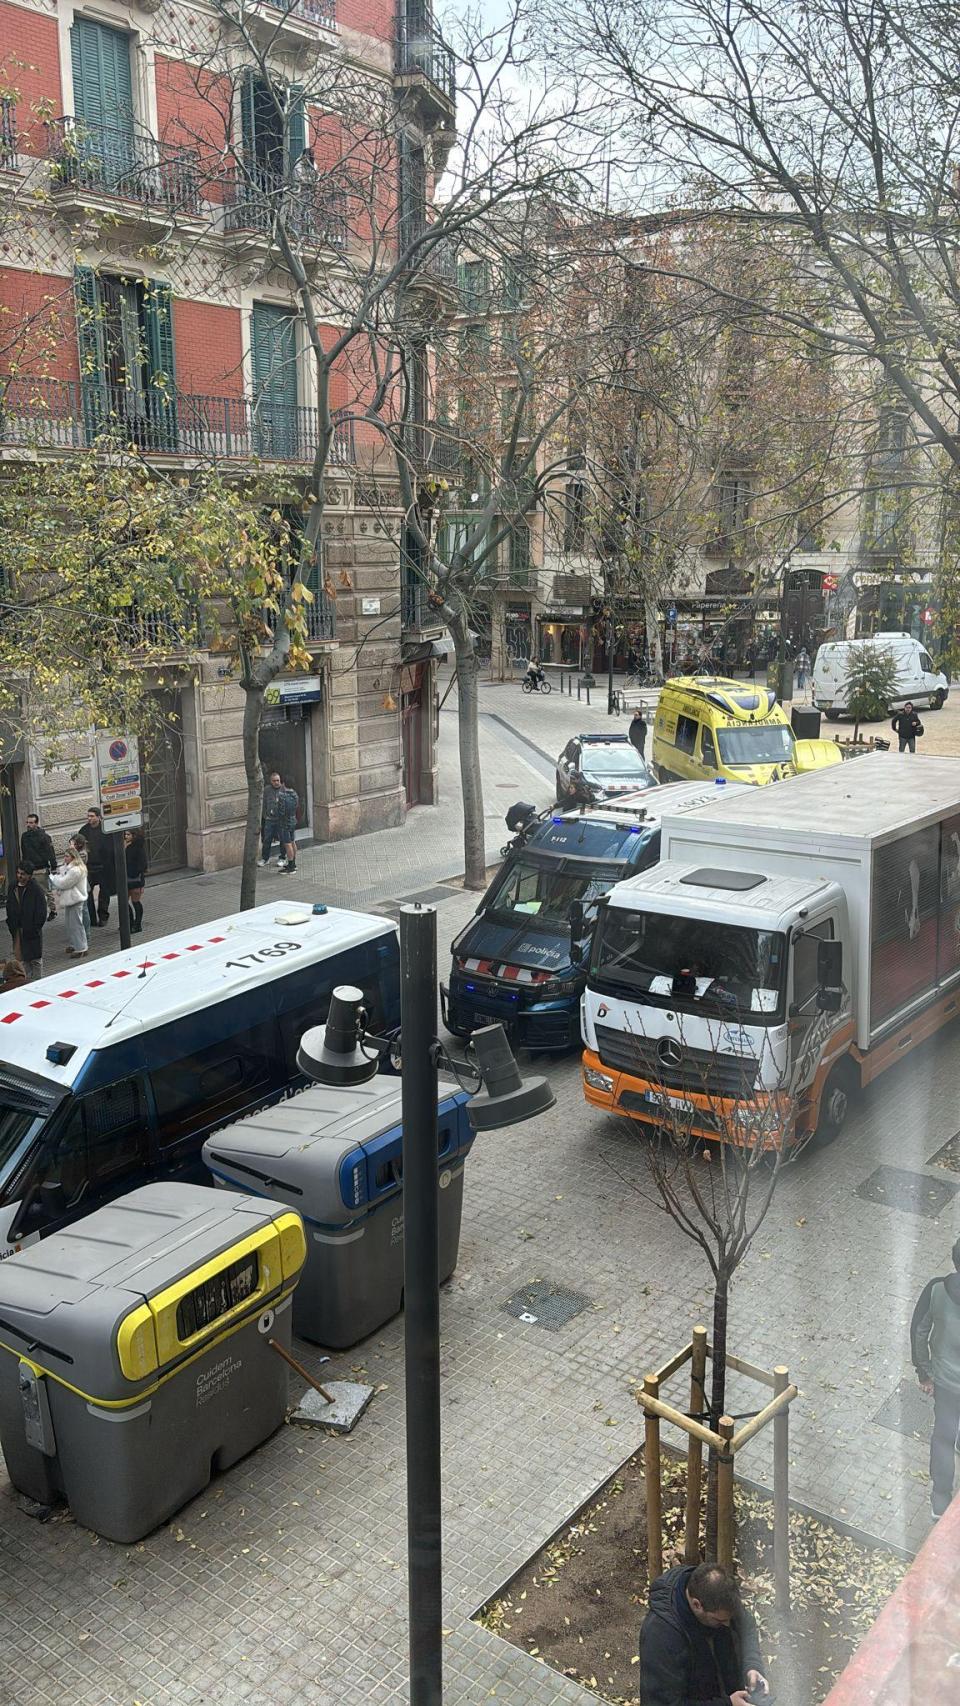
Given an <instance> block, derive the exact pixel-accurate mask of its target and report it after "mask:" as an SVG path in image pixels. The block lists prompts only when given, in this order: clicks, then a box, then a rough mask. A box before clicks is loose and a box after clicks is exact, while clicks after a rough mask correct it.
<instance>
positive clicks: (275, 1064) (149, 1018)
mask: <svg viewBox="0 0 960 1706" xmlns="http://www.w3.org/2000/svg"><path fill="white" fill-rule="evenodd" d="M399 967H400V957H399V943H398V937H397V931H396V927H395V926H394V925H393V924H391V923H390V921H389V920H388V919H386V918H380V917H376V916H373V915H372V914H368V913H362V912H348V911H343V910H340V909H338V908H335V907H330V908H329V909H324V908H318V909H317V910H316V911H314V910H312V909H311V908H310V906H309V905H306V906H297V905H290V904H287V905H277V904H274V905H272V906H258V907H254V908H252V909H251V910H250V911H249V912H240V913H236V914H234V915H232V916H230V917H227V918H219V919H216V920H215V921H214V922H213V923H209V924H202V925H198V926H196V927H194V928H192V929H190V930H179V931H176V932H175V933H174V934H173V935H170V936H164V937H161V938H160V939H159V940H157V941H153V942H150V943H149V944H147V945H146V946H145V947H144V946H139V945H138V947H137V948H136V949H128V950H126V951H124V952H121V953H117V954H108V955H106V956H105V957H104V958H103V959H100V960H94V961H86V962H84V963H83V964H82V966H77V967H76V968H73V969H70V970H66V971H63V972H57V973H56V974H54V975H53V976H50V977H44V978H41V979H39V980H38V981H37V982H36V983H28V984H24V985H23V986H22V987H21V988H20V989H18V990H16V991H10V992H8V993H6V994H2V995H0V1257H2V1256H5V1255H11V1254H13V1253H14V1252H15V1251H16V1250H18V1249H20V1248H21V1247H22V1246H24V1245H26V1244H30V1243H33V1242H35V1241H36V1239H38V1238H40V1237H43V1236H45V1235H46V1234H47V1233H49V1232H53V1231H55V1230H57V1229H58V1228H59V1227H62V1226H64V1225H67V1224H69V1223H70V1222H71V1221H73V1220H78V1219H79V1218H80V1217H81V1216H83V1215H86V1214H89V1213H91V1212H92V1210H93V1209H95V1208H98V1207H100V1206H101V1205H102V1204H103V1203H105V1202H109V1201H110V1200H111V1199H112V1198H113V1197H117V1196H120V1195H122V1194H123V1193H124V1192H125V1191H130V1190H133V1189H134V1188H135V1187H136V1186H138V1185H143V1184H146V1183H148V1182H150V1181H152V1180H154V1179H171V1178H188V1179H189V1178H195V1179H197V1180H198V1181H201V1182H205V1181H206V1174H205V1171H204V1168H203V1165H202V1160H201V1149H202V1147H203V1143H204V1140H205V1138H207V1137H208V1136H209V1135H210V1133H211V1132H213V1131H216V1130H217V1129H218V1128H219V1127H221V1126H224V1125H227V1124H228V1123H229V1122H231V1121H233V1120H236V1119H238V1118H239V1117H241V1116H242V1115H243V1114H247V1113H250V1112H251V1110H253V1109H255V1108H261V1107H264V1106H266V1105H267V1104H269V1103H271V1102H276V1101H278V1100H279V1099H280V1098H281V1097H283V1096H285V1095H286V1094H288V1093H289V1091H291V1090H292V1089H296V1088H299V1087H300V1086H301V1085H302V1084H303V1083H304V1082H305V1080H304V1078H303V1077H302V1075H301V1074H300V1073H299V1072H298V1070H297V1046H298V1044H299V1042H300V1039H301V1037H302V1035H303V1033H304V1031H306V1030H308V1029H309V1028H310V1026H311V1025H318V1024H322V1023H323V1022H324V1020H325V1019H326V1016H327V1008H328V1006H329V1002H330V996H331V993H332V991H333V990H334V988H335V987H336V985H337V984H339V983H351V984H356V985H357V986H358V987H359V988H360V989H362V990H363V992H364V996H365V998H366V1005H367V1009H368V1012H369V1015H370V1020H369V1022H370V1028H371V1030H373V1031H375V1032H383V1031H388V1030H392V1029H393V1028H394V1027H395V1026H396V1025H398V1024H399V1022H400V969H399Z"/></svg>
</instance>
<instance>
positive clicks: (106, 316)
mask: <svg viewBox="0 0 960 1706" xmlns="http://www.w3.org/2000/svg"><path fill="white" fill-rule="evenodd" d="M74 297H75V303H76V318H77V344H78V350H79V356H80V384H81V391H82V396H83V414H84V423H85V426H86V431H87V436H88V438H89V439H92V438H95V437H96V436H97V435H98V434H99V433H101V432H107V431H114V432H118V433H119V434H120V435H121V436H129V437H130V438H132V440H133V441H134V442H135V443H137V444H142V445H145V446H147V447H148V448H152V449H154V450H163V449H173V448H175V444H176V392H175V373H174V356H173V315H172V293H171V290H170V286H169V285H168V284H160V283H158V282H157V281H156V280H153V279H146V280H144V279H142V278H138V279H129V278H124V277H122V276H114V275H110V274H99V273H97V272H95V271H94V270H93V268H92V267H77V269H76V271H75V273H74Z"/></svg>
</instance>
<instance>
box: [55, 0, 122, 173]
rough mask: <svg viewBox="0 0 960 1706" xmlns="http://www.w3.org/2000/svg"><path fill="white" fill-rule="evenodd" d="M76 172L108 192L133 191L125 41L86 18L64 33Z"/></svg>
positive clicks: (117, 32)
mask: <svg viewBox="0 0 960 1706" xmlns="http://www.w3.org/2000/svg"><path fill="white" fill-rule="evenodd" d="M70 54H71V60H72V64H73V110H74V113H75V115H76V119H77V125H78V132H79V134H78V136H77V139H76V151H77V169H78V170H79V171H82V173H83V175H84V181H85V182H86V183H88V184H91V185H92V184H94V183H96V184H98V185H99V186H100V187H102V188H103V189H104V190H107V191H112V192H114V193H116V192H119V191H122V190H126V191H127V192H128V193H135V192H136V185H135V182H134V180H135V177H136V170H137V163H136V143H135V135H134V120H133V79H132V76H131V71H130V37H129V36H128V35H126V34H124V32H123V31H122V30H114V29H111V28H110V27H109V25H107V24H95V23H94V22H93V21H92V20H91V19H90V18H75V19H74V22H73V25H72V27H71V30H70Z"/></svg>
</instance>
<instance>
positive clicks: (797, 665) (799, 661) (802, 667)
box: [793, 646, 810, 693]
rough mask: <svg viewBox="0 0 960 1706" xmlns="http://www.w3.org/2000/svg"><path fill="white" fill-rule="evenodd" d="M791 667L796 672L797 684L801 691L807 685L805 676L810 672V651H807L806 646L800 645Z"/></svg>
mask: <svg viewBox="0 0 960 1706" xmlns="http://www.w3.org/2000/svg"><path fill="white" fill-rule="evenodd" d="M793 667H794V669H795V670H796V672H797V686H798V687H799V689H800V692H801V693H802V692H803V690H804V688H805V687H806V685H807V676H808V675H809V674H810V653H809V652H808V651H807V648H806V646H801V647H800V650H799V651H798V653H797V655H796V658H795V659H794V665H793Z"/></svg>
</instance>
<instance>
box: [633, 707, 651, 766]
mask: <svg viewBox="0 0 960 1706" xmlns="http://www.w3.org/2000/svg"><path fill="white" fill-rule="evenodd" d="M628 733H629V735H630V744H631V745H632V746H635V747H636V749H637V751H638V752H639V754H640V757H641V758H642V757H643V752H644V748H645V746H646V744H647V719H646V717H645V716H644V714H643V706H642V705H638V706H637V708H636V710H635V711H634V713H633V716H632V717H631V718H630V728H629V730H628Z"/></svg>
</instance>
